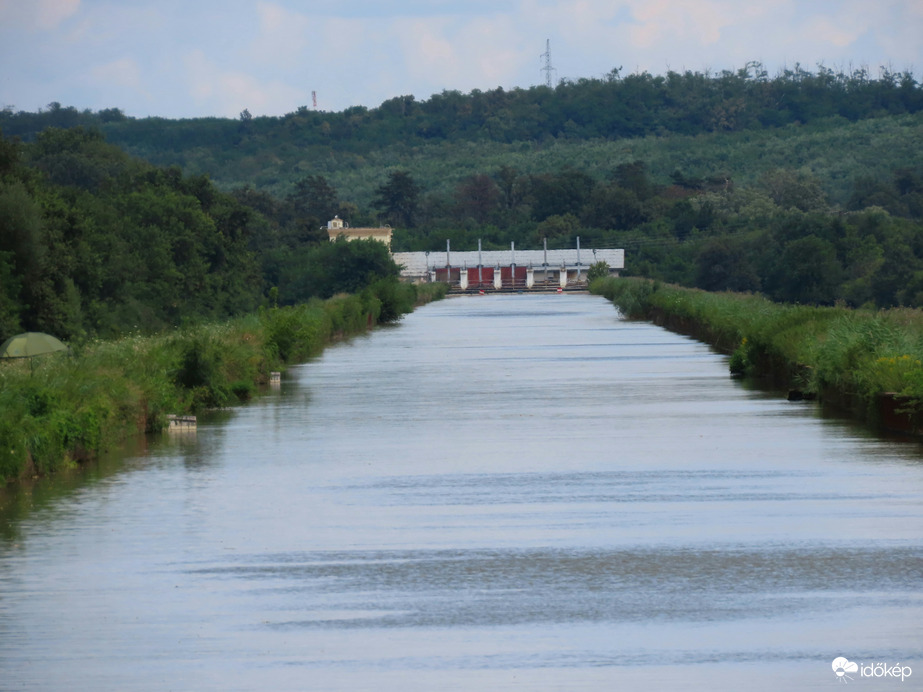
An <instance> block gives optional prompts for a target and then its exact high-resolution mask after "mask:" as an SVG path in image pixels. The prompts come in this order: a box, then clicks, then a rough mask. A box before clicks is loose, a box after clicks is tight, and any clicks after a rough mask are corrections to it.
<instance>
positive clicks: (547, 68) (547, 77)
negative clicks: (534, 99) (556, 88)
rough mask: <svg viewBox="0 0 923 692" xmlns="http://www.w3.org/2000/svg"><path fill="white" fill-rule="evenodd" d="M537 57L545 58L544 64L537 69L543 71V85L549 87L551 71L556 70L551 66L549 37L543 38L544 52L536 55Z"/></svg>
mask: <svg viewBox="0 0 923 692" xmlns="http://www.w3.org/2000/svg"><path fill="white" fill-rule="evenodd" d="M538 57H540V58H544V59H545V66H544V67H543V68H542V69H541V70H539V71H540V72H544V73H545V86H546V87H548V88H549V89H550V88H551V86H552V84H551V73H552V72H557V70H555V69H554V68H553V67H552V66H551V39H550V38H546V39H545V52H544V53H542V54H541V55H540V56H538Z"/></svg>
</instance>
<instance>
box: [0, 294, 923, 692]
mask: <svg viewBox="0 0 923 692" xmlns="http://www.w3.org/2000/svg"><path fill="white" fill-rule="evenodd" d="M920 458H921V455H920V448H919V445H917V444H915V443H911V444H895V443H893V442H889V441H887V440H881V439H877V438H875V437H873V436H870V435H868V434H867V433H864V432H863V431H861V430H859V429H857V428H856V427H854V426H852V425H851V424H849V423H846V422H843V421H838V420H835V419H828V418H824V417H823V416H821V415H820V414H819V412H818V411H817V409H816V408H815V407H814V406H813V405H812V404H808V403H790V402H787V401H785V400H784V399H782V398H780V397H778V396H775V395H772V394H769V393H764V392H760V391H756V390H751V389H747V388H746V386H744V385H743V384H741V383H739V382H734V381H732V380H730V379H729V378H728V376H727V366H726V362H725V359H724V358H723V357H721V356H719V355H716V354H714V353H712V352H711V351H709V349H708V348H707V347H705V346H703V345H701V344H698V343H696V342H694V341H691V340H689V339H687V338H684V337H681V336H677V335H674V334H670V333H668V332H665V331H663V330H661V329H658V328H656V327H653V326H651V325H648V324H643V323H630V322H623V321H619V320H618V319H617V315H616V313H615V312H614V311H613V309H612V307H611V305H609V304H608V303H606V302H605V301H603V300H601V299H598V298H592V297H588V296H573V295H545V296H504V297H494V296H491V297H478V298H463V299H452V300H447V301H444V302H442V303H439V304H434V305H430V306H427V307H426V308H424V309H421V310H420V311H418V312H417V313H414V314H413V315H410V316H408V317H407V318H406V319H405V321H404V323H402V324H401V325H399V326H397V327H394V328H388V329H382V330H379V331H377V332H376V333H374V334H372V335H369V336H366V337H363V338H360V339H357V340H355V341H353V342H350V343H348V344H342V345H339V346H337V347H334V348H331V349H329V350H328V351H327V352H326V353H325V354H324V355H323V356H322V357H321V358H319V359H317V360H315V361H313V362H311V363H308V364H306V365H303V366H299V367H297V368H294V369H293V370H292V371H291V372H290V373H289V375H288V377H287V379H286V380H285V381H284V382H283V384H282V387H281V389H280V390H275V391H271V392H269V393H267V394H266V395H265V396H264V397H263V398H262V399H260V400H258V401H256V402H254V403H253V404H251V405H249V406H246V407H242V408H240V409H237V410H234V411H233V412H222V413H221V414H220V415H219V416H216V417H214V418H212V419H210V420H208V419H207V420H205V421H203V422H201V423H200V426H199V430H198V432H197V433H196V434H195V435H192V436H181V437H164V438H162V439H159V440H154V441H151V442H150V446H149V447H146V448H145V447H141V448H138V449H135V450H128V451H127V452H126V454H125V455H124V456H122V457H120V458H117V459H111V460H107V461H105V462H102V463H101V464H100V465H98V466H97V467H94V468H93V469H91V470H90V471H89V472H88V473H86V474H83V475H82V477H80V478H62V479H55V481H53V482H45V483H39V484H37V485H35V486H33V487H30V488H23V489H21V490H20V491H18V492H12V491H7V492H5V494H4V495H2V496H0V503H2V505H0V688H3V689H7V688H9V689H30V690H31V689H35V690H55V689H86V690H91V689H92V690H121V689H133V690H134V689H142V690H147V689H150V690H161V689H197V690H199V689H209V690H235V689H240V690H256V689H280V690H304V689H319V690H320V689H323V690H327V689H335V690H373V689H374V690H382V689H395V690H396V689H400V690H405V689H412V690H433V689H440V690H451V689H457V690H468V689H478V690H481V689H535V690H545V689H561V690H572V689H594V690H598V689H667V688H672V687H680V686H681V687H683V688H685V689H690V688H691V689H703V690H704V689H709V690H711V689H719V690H720V689H726V690H738V689H757V690H782V689H784V690H798V689H804V690H813V689H818V688H820V687H822V686H824V685H834V684H836V677H835V675H834V674H833V672H832V669H831V666H830V662H831V661H832V660H833V659H834V658H835V657H837V656H846V657H848V658H850V660H859V661H867V662H871V661H876V662H877V661H891V662H893V663H898V662H902V663H904V664H905V665H911V666H916V667H917V669H918V671H919V674H920V675H923V624H921V623H923V617H921V615H923V592H921V588H920V587H921V585H923V584H921V576H923V536H921V529H923V502H921V499H923V467H921V465H920ZM861 684H862V686H863V689H885V688H887V687H888V685H887V683H886V681H881V680H879V681H874V680H861ZM891 684H892V685H893V684H895V683H893V682H892V683H891ZM896 684H901V683H899V682H898V683H896ZM905 684H907V683H905Z"/></svg>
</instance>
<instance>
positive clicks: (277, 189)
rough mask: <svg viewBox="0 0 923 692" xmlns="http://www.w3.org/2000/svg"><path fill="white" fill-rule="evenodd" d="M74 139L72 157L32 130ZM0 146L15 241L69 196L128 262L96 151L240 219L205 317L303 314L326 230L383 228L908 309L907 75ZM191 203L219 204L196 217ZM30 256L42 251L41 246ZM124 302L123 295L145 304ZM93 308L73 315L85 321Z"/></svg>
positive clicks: (245, 123) (34, 126) (920, 132)
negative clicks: (611, 255) (270, 311)
mask: <svg viewBox="0 0 923 692" xmlns="http://www.w3.org/2000/svg"><path fill="white" fill-rule="evenodd" d="M77 126H80V127H81V128H83V129H81V130H77V131H76V132H77V134H75V135H73V136H72V137H65V136H62V134H61V132H62V130H61V129H58V130H50V131H48V130H46V128H49V127H51V128H62V129H67V128H73V127H77ZM0 128H2V131H3V134H4V136H5V137H11V136H15V137H19V138H21V139H23V140H24V141H25V142H26V143H27V144H26V145H25V146H23V147H22V151H21V154H22V166H23V167H22V168H21V169H17V170H21V172H20V173H17V175H18V176H21V181H20V182H16V183H11V184H10V187H9V190H8V194H7V196H6V201H7V203H8V204H9V206H10V208H11V209H12V208H14V207H17V205H18V206H22V208H23V209H25V210H26V211H25V212H20V211H17V213H19V214H20V215H22V216H23V218H26V219H32V220H33V221H35V223H34V224H33V226H34V227H35V232H36V233H37V234H38V235H35V236H34V237H41V234H40V233H39V231H40V226H42V225H44V227H45V228H46V229H54V228H55V224H56V223H57V221H56V220H57V219H59V218H62V217H63V218H68V217H67V215H66V214H61V213H60V212H57V211H55V207H54V200H56V199H58V198H60V197H61V196H64V195H70V196H74V195H76V197H75V199H77V200H78V201H79V202H80V206H79V211H80V214H81V215H83V217H82V218H85V220H86V224H85V225H86V228H87V229H93V230H94V232H95V229H97V228H100V229H101V228H108V229H110V231H109V232H111V233H112V234H115V235H117V236H118V235H119V234H121V236H122V237H123V239H124V240H125V241H126V242H128V241H129V240H131V239H135V238H136V237H137V236H138V234H139V233H143V232H145V229H144V228H143V227H140V228H135V227H132V226H130V225H128V226H124V224H122V225H120V224H121V217H119V215H118V214H116V213H113V212H105V214H104V217H103V218H101V219H99V220H97V219H96V218H95V216H94V215H95V214H97V213H98V212H104V209H103V206H104V205H101V204H100V203H99V197H100V196H102V197H104V198H105V196H106V195H112V194H114V193H115V194H116V196H120V195H123V194H124V195H129V196H130V195H131V194H132V189H133V188H132V186H133V185H134V186H137V185H139V184H141V183H140V182H138V181H135V182H132V180H131V177H130V176H128V177H126V176H125V175H124V174H121V173H120V172H119V167H118V166H113V165H112V163H111V161H112V160H113V159H114V158H116V157H115V156H114V154H113V152H112V149H114V148H115V147H118V148H120V149H122V150H124V151H126V152H128V153H129V154H131V155H132V156H135V157H138V158H141V159H145V160H146V161H147V162H149V163H150V164H153V165H155V166H159V167H161V168H159V169H157V171H156V172H147V173H145V174H144V176H142V178H143V180H155V179H156V180H157V181H163V184H164V185H166V188H167V189H168V190H170V191H172V192H176V193H177V195H179V196H180V197H183V196H187V197H188V195H190V194H191V195H192V196H193V197H195V198H196V199H197V200H198V202H193V201H192V200H189V199H186V200H185V202H183V200H182V199H178V200H177V201H180V202H183V203H184V204H187V205H190V204H191V205H192V206H195V204H199V205H200V206H201V207H202V209H203V210H204V212H205V214H206V216H209V215H211V214H213V213H218V212H219V211H220V212H222V213H224V212H227V211H229V210H235V213H234V215H232V216H233V218H240V219H245V220H246V223H245V230H246V233H245V237H246V253H244V254H241V255H240V257H241V259H242V261H243V260H244V259H247V260H248V261H249V260H252V261H253V264H251V265H250V266H251V268H252V269H251V271H255V268H256V266H257V265H258V267H259V272H260V276H261V279H260V280H259V281H256V282H252V283H251V284H250V287H251V288H249V289H248V292H242V293H240V294H236V293H235V291H236V290H237V289H238V288H240V287H239V282H237V281H235V277H233V276H230V277H228V279H229V283H228V285H227V286H226V287H224V288H221V289H220V290H218V291H217V293H216V296H218V297H219V298H220V299H221V300H225V298H227V299H230V298H234V300H237V296H238V295H239V296H243V295H244V294H245V293H246V298H247V300H248V301H249V302H250V303H251V304H252V303H253V302H255V301H256V300H258V296H259V295H260V294H263V295H266V296H268V294H269V292H270V291H272V290H273V289H274V288H275V289H278V291H279V294H280V295H281V299H282V300H283V301H284V302H285V301H288V302H294V301H297V300H301V299H303V298H304V297H305V296H307V295H311V294H312V291H313V290H314V289H310V290H309V288H310V287H306V284H305V270H304V267H305V266H307V264H306V262H307V258H308V257H309V256H310V253H311V252H313V250H314V249H319V248H320V247H321V246H324V245H325V244H326V240H327V236H326V232H325V231H324V230H322V229H321V226H322V225H323V224H324V223H325V222H326V221H327V220H328V219H330V218H332V217H333V215H334V214H337V215H339V216H340V217H341V218H344V219H346V220H347V221H349V222H350V223H351V224H352V225H357V226H358V225H368V224H379V223H387V224H390V225H391V226H392V227H393V228H394V241H393V249H394V250H438V249H441V248H444V247H445V241H446V239H449V240H451V242H452V248H453V249H456V248H457V249H459V250H462V249H466V248H473V247H476V246H477V241H478V240H482V241H483V244H484V248H485V249H501V248H504V247H509V244H510V243H511V242H515V243H516V247H517V248H528V247H540V246H541V243H542V241H543V240H547V242H548V245H549V247H553V248H555V247H558V248H559V247H572V246H573V244H574V242H575V237H576V236H579V237H580V238H581V242H582V245H583V247H587V248H590V247H597V248H598V247H623V248H625V249H626V273H628V274H636V275H646V276H650V277H653V278H658V279H664V280H668V281H672V282H677V283H682V284H685V285H693V286H699V287H701V288H706V289H709V290H736V291H754V292H757V291H759V292H762V293H764V294H766V295H767V296H769V297H771V298H773V299H774V300H780V301H788V302H801V303H819V304H832V303H834V302H838V301H842V302H845V303H846V304H848V305H853V306H862V305H865V306H878V307H887V306H894V305H911V306H923V164H921V161H923V156H921V154H923V90H921V87H920V85H919V84H918V83H917V82H916V80H915V79H914V78H913V76H912V75H911V74H908V73H897V74H894V73H883V74H882V75H881V76H880V77H879V78H878V79H871V78H870V77H869V75H868V74H866V73H865V72H863V71H858V72H854V73H852V74H848V75H846V74H838V73H833V72H832V71H830V70H826V69H823V68H819V69H818V71H817V72H815V73H810V72H807V71H804V70H801V69H800V68H797V67H796V69H795V70H793V71H787V72H785V73H783V74H780V75H777V76H776V77H774V78H771V79H770V78H769V77H768V76H767V75H766V74H765V73H764V72H763V71H762V70H761V69H760V68H759V66H758V65H750V66H748V68H747V69H746V70H741V71H740V72H735V73H727V72H725V73H721V74H717V75H702V74H697V73H685V74H676V73H670V74H668V75H666V76H662V77H655V76H651V75H648V74H640V75H628V76H624V77H623V76H621V75H620V74H619V73H618V72H617V71H616V72H613V73H612V74H610V75H609V76H608V77H607V78H605V79H602V80H579V81H576V82H565V83H562V84H560V85H559V86H558V87H556V88H554V89H550V88H546V87H534V88H531V89H516V90H512V91H503V90H501V89H498V90H494V91H490V92H478V91H475V92H472V93H470V94H467V95H466V94H460V93H458V92H443V93H442V94H438V95H434V96H433V97H431V98H430V99H429V100H427V101H421V102H417V101H415V100H413V99H412V98H410V97H398V98H395V99H391V100H389V101H386V102H385V103H383V104H382V105H381V106H380V107H378V108H375V109H365V108H352V109H348V110H346V111H343V112H341V113H325V112H317V111H312V110H308V109H307V108H301V109H299V110H298V111H297V112H295V113H290V114H288V115H286V116H283V117H278V118H269V117H252V116H251V115H250V114H249V113H248V112H246V111H244V112H243V113H241V115H240V117H239V118H238V119H236V120H231V119H218V118H203V119H193V120H177V121H173V120H165V119H161V118H145V119H133V118H127V117H125V116H124V115H123V114H122V113H121V112H120V111H119V110H117V109H109V110H106V111H100V112H98V113H94V112H89V111H87V112H79V111H77V110H76V109H73V108H67V107H62V106H60V105H59V104H50V105H49V108H48V109H47V110H45V111H42V112H40V113H22V112H20V113H13V112H11V111H4V112H2V113H0ZM43 131H44V134H42V135H39V134H38V133H40V132H43ZM100 135H103V136H105V138H106V140H107V147H111V148H107V147H104V146H103V145H102V143H101V141H100ZM68 143H69V144H68ZM11 146H12V145H11ZM17 146H18V145H17ZM68 147H69V148H68ZM88 152H89V153H88ZM0 164H2V161H0ZM125 165H126V166H127V164H125ZM132 165H133V166H136V164H132ZM0 169H2V166H0ZM139 170H140V169H139ZM35 176H45V179H47V180H49V181H50V182H52V183H53V184H54V185H55V186H60V187H61V188H62V189H61V190H58V189H57V188H55V192H54V194H48V195H45V197H41V196H39V197H38V198H36V199H39V200H40V207H41V208H42V209H44V211H43V212H42V213H41V214H40V213H39V208H38V207H35V205H33V206H32V207H29V206H28V205H27V204H25V202H26V201H28V200H26V199H25V198H24V197H23V195H22V189H26V188H25V187H23V186H25V185H26V182H24V181H34V180H37V179H38V178H36V177H35ZM145 176H146V177H145ZM2 184H3V181H2V180H0V187H2ZM29 184H30V185H33V184H35V183H33V182H30V183H29ZM144 184H147V183H144ZM160 184H161V183H160V182H158V185H160ZM212 185H213V186H214V187H216V188H219V189H220V190H221V191H222V192H223V193H225V195H226V196H224V195H219V194H217V191H214V190H212V189H211V187H212ZM74 186H77V187H79V188H81V189H82V190H83V192H80V193H79V195H78V193H76V192H74V191H73V190H72V189H71V188H72V187H74ZM171 186H172V187H171ZM21 188H22V189H21ZM149 192H150V194H151V195H153V196H154V197H155V198H156V196H157V195H158V194H162V193H161V191H159V190H157V189H156V188H151V189H150V191H149ZM206 192H207V193H208V194H205V193H206ZM197 195H198V197H197ZM199 197H201V198H202V199H199ZM130 198H131V199H134V198H133V197H130ZM210 199H214V200H221V203H220V204H219V205H217V206H216V207H215V208H214V211H213V209H212V207H210V206H208V205H209V204H211V202H209V200H210ZM92 200H96V201H92ZM203 200H204V201H203ZM20 202H22V203H23V204H22V205H21V204H20ZM121 203H122V202H120V204H121ZM23 205H25V206H23ZM238 205H239V207H238ZM17 208H18V207H17ZM139 218H140V217H139ZM169 218H170V217H169V215H165V218H164V221H165V222H166V221H167V220H169ZM218 218H219V219H220V218H222V217H221V216H220V215H219V216H218ZM2 220H3V219H2V218H0V221H2ZM158 223H159V222H158ZM123 226H124V227H123ZM11 227H12V226H11ZM174 227H175V228H174V229H173V230H175V231H176V233H177V234H179V235H178V236H177V237H179V236H181V234H182V233H183V232H185V229H184V223H177V224H174ZM208 228H209V226H208V224H206V225H205V226H203V229H204V230H208ZM171 232H172V231H171ZM206 235H207V234H206ZM47 240H48V241H49V242H57V241H56V236H55V235H54V233H51V234H48V235H47ZM23 247H25V246H23ZM75 247H76V246H75ZM26 249H27V248H26ZM238 249H240V248H237V247H235V251H237V250H238ZM77 250H80V248H77ZM4 251H6V252H13V253H14V255H15V256H16V257H27V256H28V252H26V251H25V250H24V249H23V248H18V249H17V248H6V247H4V246H2V244H0V289H2V287H3V285H4V284H6V285H7V286H8V288H7V290H9V291H17V292H19V293H20V294H21V295H23V296H24V294H23V293H22V291H23V290H25V289H23V288H22V287H23V286H28V285H29V284H28V282H27V281H24V277H22V276H20V275H19V274H18V271H19V266H18V265H17V264H16V263H15V262H12V260H11V259H10V258H9V257H8V258H7V259H4V256H3V252H4ZM81 251H82V250H81ZM68 252H69V251H68ZM75 252H76V250H75ZM16 253H18V254H16ZM71 254H73V253H71ZM65 255H66V256H69V255H68V253H65ZM49 256H52V255H51V254H49ZM74 256H75V257H76V256H77V255H76V254H74ZM176 256H177V258H179V259H182V257H183V253H181V252H179V253H177V255H176ZM139 258H141V260H143V255H139ZM68 261H69V260H68ZM4 264H5V266H6V267H7V268H8V270H7V271H6V273H4V271H5V270H4ZM142 264H143V262H142ZM79 268H80V263H79V262H76V263H73V267H71V269H73V270H77V269H79ZM138 273H140V269H139V270H137V271H135V272H134V273H129V275H127V276H128V278H129V279H132V278H134V275H135V274H138ZM103 274H104V272H103ZM103 274H100V277H99V280H100V281H102V280H104V279H105V276H104V275H103ZM181 275H182V272H179V273H177V276H178V277H180V278H181ZM75 276H78V279H79V280H78V279H75V282H77V284H78V286H77V287H78V288H80V286H79V281H82V280H83V279H82V278H79V277H80V276H81V275H80V274H79V272H77V273H76V274H75ZM222 280H224V279H223V278H222ZM142 283H143V282H141V283H138V284H137V285H136V286H135V289H137V291H138V294H139V295H141V294H142V293H144V292H145V291H147V292H148V293H150V291H148V289H147V288H146V287H145V286H144V285H142ZM65 288H67V287H65ZM81 290H82V289H81ZM86 290H87V291H91V290H96V289H95V288H94V287H92V286H88V287H86ZM0 298H2V296H0ZM26 298H27V296H24V297H23V298H21V301H22V303H23V304H25V305H28V301H27V300H26ZM75 300H76V299H75ZM72 302H73V301H72ZM231 302H232V301H230V300H229V302H227V307H222V308H221V309H220V310H214V312H215V313H220V312H223V311H227V310H233V309H234V308H233V307H232V306H231ZM241 302H244V301H241ZM65 307H66V306H64V307H61V310H62V311H64V312H65V313H66V310H65V309H64V308H65ZM97 307H98V308H99V309H98V310H97ZM104 307H105V306H103V305H102V304H101V305H100V306H93V308H92V309H93V310H97V313H98V315H99V319H100V320H102V319H103V318H104V317H105V316H106V315H107V314H109V312H107V311H106V310H105V309H103V308H104ZM176 308H177V309H176V313H177V315H182V314H183V312H184V310H185V308H186V306H184V305H182V304H179V303H177V306H176ZM192 312H201V310H198V309H196V310H193V311H192ZM75 314H76V313H75ZM0 318H2V312H0ZM168 318H170V319H172V318H173V316H164V317H163V318H162V319H163V320H164V321H167V319H168ZM21 321H22V322H23V324H25V323H26V322H27V320H26V318H22V320H21ZM102 326H103V324H102V322H100V327H97V328H98V329H101V328H102Z"/></svg>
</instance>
